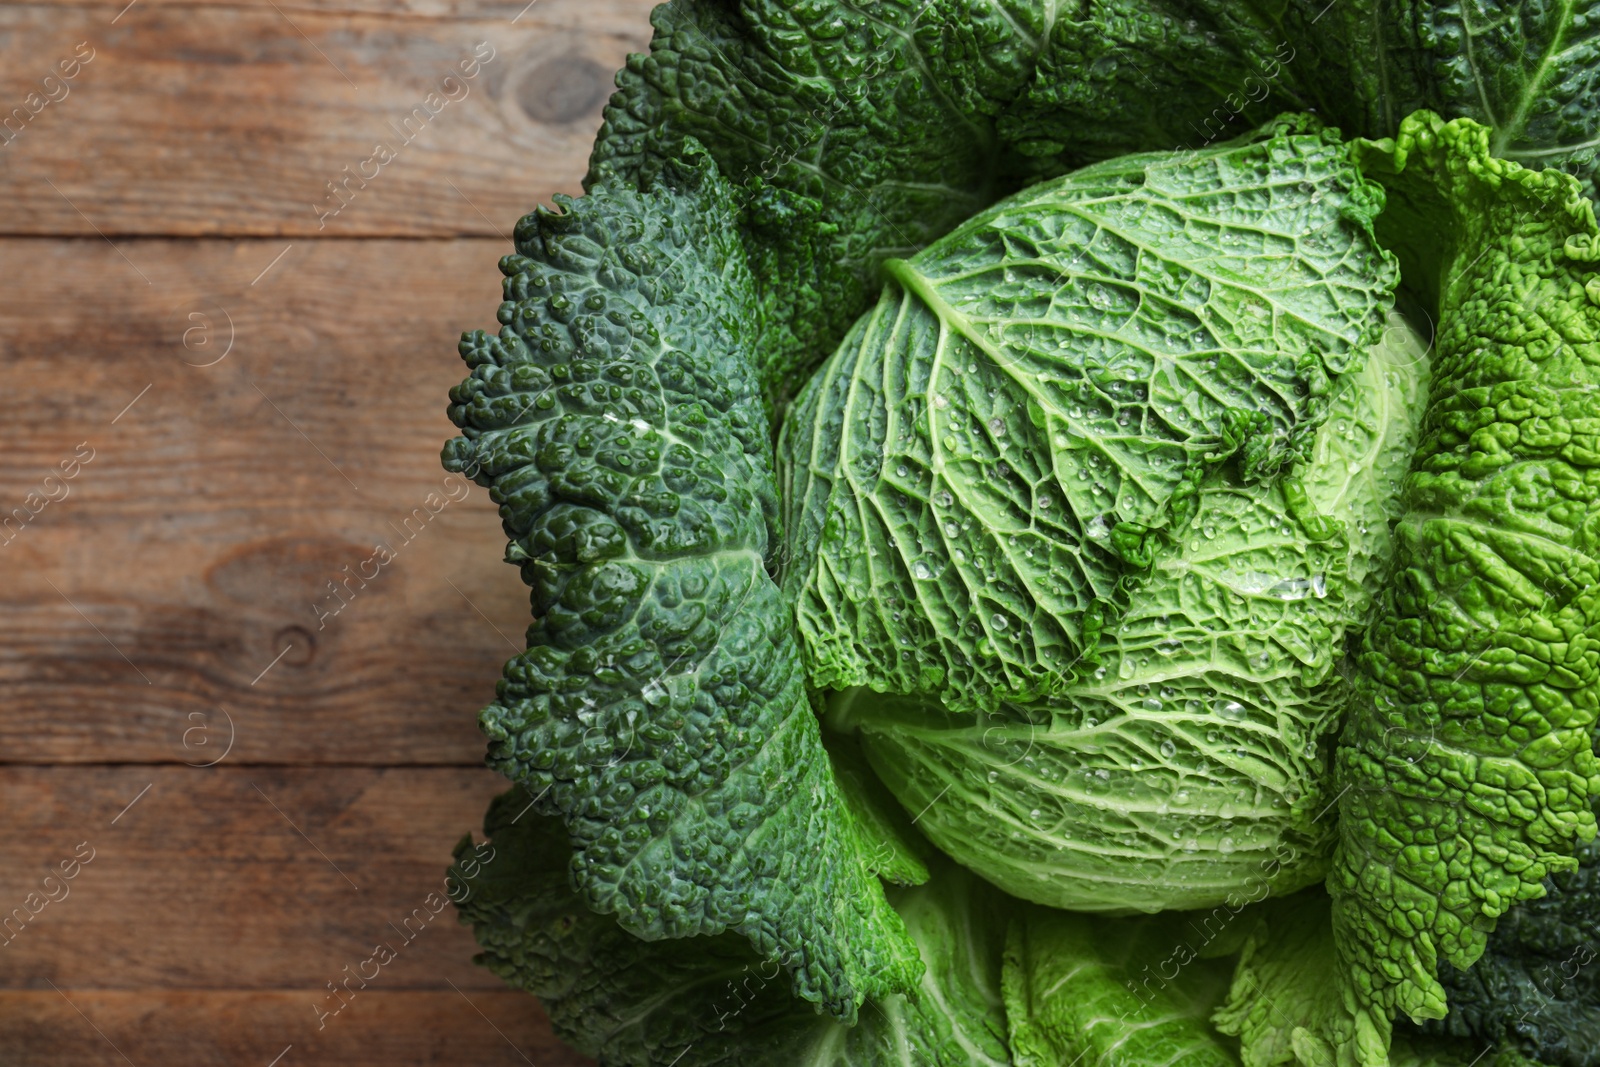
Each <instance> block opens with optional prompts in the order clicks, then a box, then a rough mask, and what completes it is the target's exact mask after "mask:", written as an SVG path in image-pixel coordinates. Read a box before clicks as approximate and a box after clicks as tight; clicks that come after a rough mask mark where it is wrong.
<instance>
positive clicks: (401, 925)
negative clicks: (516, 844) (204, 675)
mask: <svg viewBox="0 0 1600 1067" xmlns="http://www.w3.org/2000/svg"><path fill="white" fill-rule="evenodd" d="M505 785H506V783H505V782H504V781H503V780H501V779H499V777H498V776H496V775H494V774H493V773H492V772H490V771H488V770H487V769H484V768H477V769H465V768H462V769H453V768H451V769H447V768H438V769H425V768H402V769H385V768H369V767H360V768H317V769H309V768H265V767H228V766H227V765H226V764H223V765H220V766H218V767H214V768H210V769H205V770H197V769H191V768H184V767H126V766H124V767H95V768H87V767H17V766H11V767H4V768H0V808H3V810H5V811H6V813H7V818H8V820H9V821H10V822H11V824H12V825H13V826H16V825H26V826H29V827H33V828H34V830H33V832H31V833H29V834H27V835H7V836H6V837H5V838H3V839H0V893H3V894H4V896H3V897H0V902H3V903H4V905H5V906H6V907H7V908H10V907H11V906H13V905H22V904H24V902H25V901H26V898H27V895H28V894H29V893H33V892H36V891H38V890H39V889H40V886H39V884H38V883H40V882H41V881H42V879H43V877H44V876H45V874H46V873H48V872H51V871H55V870H57V869H58V868H60V865H61V864H62V862H63V861H67V860H74V859H75V860H76V861H81V862H76V863H75V870H73V874H72V877H71V879H70V880H69V881H66V882H65V883H62V882H60V881H59V880H58V881H57V882H56V883H55V885H56V888H55V889H53V890H52V893H51V895H52V896H53V897H56V898H58V899H53V900H51V901H50V902H49V903H46V904H44V905H43V906H42V907H39V905H38V903H37V900H35V901H34V902H33V903H32V905H31V907H35V908H39V910H38V912H37V914H35V915H33V916H32V917H31V919H30V921H28V922H27V923H26V924H25V925H22V926H21V927H20V928H17V927H15V925H14V926H13V928H12V929H10V930H8V931H7V936H8V938H9V940H7V941H6V942H5V944H4V946H3V951H4V953H5V959H6V962H7V968H6V971H5V977H4V981H5V983H6V986H7V987H8V988H5V989H3V990H0V1050H5V1051H7V1052H9V1053H11V1055H10V1056H8V1058H7V1062H8V1063H22V1064H33V1063H39V1064H52V1065H60V1064H69V1063H79V1062H90V1061H93V1062H97V1063H104V1062H108V1060H110V1059H111V1056H110V1049H109V1048H108V1047H107V1046H108V1045H115V1046H116V1047H117V1048H118V1049H120V1050H121V1051H122V1052H123V1054H125V1055H126V1056H128V1058H129V1059H130V1060H131V1061H132V1062H133V1063H134V1064H137V1065H140V1067H143V1064H146V1063H163V1064H170V1063H199V1062H217V1061H218V1059H220V1060H222V1061H224V1062H236V1063H251V1062H259V1063H261V1064H266V1063H267V1062H268V1061H269V1060H270V1059H271V1058H272V1057H273V1056H274V1055H276V1054H277V1053H278V1052H279V1050H281V1049H282V1048H283V1047H284V1046H286V1045H290V1044H292V1045H294V1046H295V1047H296V1048H297V1049H298V1050H299V1053H298V1054H297V1055H296V1056H295V1057H294V1058H293V1059H292V1060H290V1061H288V1062H289V1063H292V1064H307V1063H363V1064H364V1063H373V1064H384V1065H385V1067H392V1065H393V1064H396V1063H421V1062H436V1061H435V1060H433V1059H430V1058H428V1057H426V1056H424V1055H421V1053H423V1052H425V1050H426V1049H429V1048H433V1049H446V1048H449V1049H457V1050H459V1052H458V1053H456V1054H453V1055H448V1056H443V1057H441V1058H440V1060H438V1061H437V1062H451V1063H461V1062H481V1063H516V1062H522V1057H523V1056H527V1057H529V1058H531V1059H532V1060H533V1062H535V1063H537V1064H539V1065H540V1067H549V1065H553V1067H561V1065H572V1064H582V1063H584V1062H586V1061H584V1060H582V1059H581V1058H579V1057H576V1056H574V1055H573V1054H572V1053H570V1052H568V1051H565V1050H563V1049H561V1048H560V1047H559V1046H558V1044H557V1043H556V1042H555V1041H554V1039H553V1037H552V1036H551V1034H550V1032H549V1026H548V1021H547V1020H546V1019H545V1018H544V1016H543V1014H542V1012H541V1010H540V1008H539V1006H538V1004H537V1002H536V1001H535V1000H533V999H532V998H531V997H528V996H526V995H524V994H520V993H509V992H507V991H506V990H505V987H504V986H503V984H502V983H501V982H500V980H499V979H497V978H495V977H494V976H493V975H491V974H489V973H488V972H487V971H486V970H484V969H483V968H480V967H477V966H475V965H474V964H473V963H472V962H471V957H472V954H473V951H474V945H473V943H472V937H471V934H470V932H469V931H468V930H467V929H466V928H465V927H463V926H461V925H460V924H459V923H458V922H457V921H456V918H455V912H454V909H453V908H452V907H449V906H446V905H444V904H443V902H442V900H441V899H440V897H439V896H438V894H440V893H442V892H443V888H444V871H445V868H446V867H447V866H448V864H449V861H450V851H451V849H452V847H453V845H454V844H455V842H456V841H457V840H458V839H459V838H460V837H461V835H462V834H463V833H466V832H468V831H474V830H476V829H477V827H478V825H479V823H480V821H481V818H482V813H483V809H484V808H485V807H486V806H487V803H488V801H489V799H490V798H491V797H493V796H494V795H495V794H497V793H498V792H500V791H501V790H502V789H504V788H505ZM474 836H478V837H481V834H475V835H474ZM62 885H64V886H65V887H66V892H65V894H64V895H63V894H62V890H61V888H60V887H61V886H62ZM379 943H382V944H384V945H387V946H389V948H390V949H391V951H392V952H393V953H394V959H393V961H392V962H390V963H388V964H387V965H386V966H384V967H383V968H382V969H381V970H380V973H379V975H378V977H377V978H376V979H373V980H372V981H371V982H369V983H368V985H367V987H366V988H360V987H359V986H357V987H355V992H354V994H353V995H351V996H349V997H348V998H347V999H346V998H344V997H336V996H335V995H334V994H333V993H331V992H330V991H329V989H328V983H330V982H332V983H335V984H340V983H342V981H343V979H344V978H345V976H346V974H347V971H346V967H356V966H358V965H359V964H360V962H361V961H363V960H366V959H367V958H369V957H371V956H372V955H373V952H374V946H375V945H377V944H379ZM79 1012H81V1013H82V1014H81V1015H79V1014H78V1013H79ZM491 1023H492V1024H493V1025H490V1024H491ZM496 1027H498V1028H499V1029H498V1031H497V1030H496ZM96 1028H98V1030H97V1029H96ZM40 1048H49V1049H52V1050H53V1049H57V1048H59V1049H61V1050H63V1051H61V1052H60V1053H56V1052H52V1053H51V1054H50V1055H49V1056H38V1055H29V1050H38V1049H40ZM178 1048H181V1049H183V1050H184V1054H183V1055H182V1056H178V1057H175V1056H174V1055H173V1054H172V1053H171V1051H170V1050H172V1049H178ZM208 1048H210V1049H213V1050H214V1051H215V1052H216V1053H217V1055H215V1056H213V1055H210V1054H207V1055H201V1054H200V1053H201V1052H202V1051H203V1050H206V1049H208ZM97 1049H98V1051H96V1050H97ZM468 1050H471V1056H470V1058H469V1056H468Z"/></svg>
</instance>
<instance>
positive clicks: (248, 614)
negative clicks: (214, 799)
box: [0, 238, 529, 765]
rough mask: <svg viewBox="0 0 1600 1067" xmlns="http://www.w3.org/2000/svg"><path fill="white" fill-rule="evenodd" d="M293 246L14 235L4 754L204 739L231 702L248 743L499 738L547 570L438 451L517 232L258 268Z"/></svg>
mask: <svg viewBox="0 0 1600 1067" xmlns="http://www.w3.org/2000/svg"><path fill="white" fill-rule="evenodd" d="M285 244H286V242H267V241H250V240H245V241H221V240H215V241H138V240H131V241H124V242H121V244H120V252H119V251H118V250H117V249H113V248H111V247H110V246H109V245H108V244H107V243H106V242H104V241H101V240H99V239H98V238H96V239H91V240H29V239H17V238H12V239H5V240H0V264H3V263H10V264H14V265H18V266H20V265H21V264H28V265H29V267H28V269H26V270H21V269H18V270H10V271H8V272H7V273H8V276H9V277H10V278H11V279H12V281H11V283H10V284H8V285H7V286H6V287H4V288H3V289H0V336H3V337H5V338H7V341H6V351H5V352H4V353H3V354H0V368H3V369H0V393H3V394H4V395H5V396H6V397H7V399H8V401H10V407H9V413H8V416H7V418H6V419H5V420H4V421H3V422H0V455H4V456H5V457H6V462H5V463H4V464H3V465H0V520H4V519H11V525H10V526H0V568H4V570H5V572H6V575H7V581H6V584H5V588H4V589H3V590H0V607H3V608H4V610H0V687H4V689H5V691H6V693H7V700H6V703H7V711H6V714H5V715H3V716H0V759H3V760H5V761H10V762H59V761H88V762H106V761H115V762H124V761H136V762H180V763H203V762H208V761H209V760H210V759H212V758H213V757H214V756H215V755H216V754H218V750H219V748H220V747H221V743H222V742H223V741H224V740H225V737H226V731H227V725H226V724H227V722H228V721H229V720H230V719H231V721H232V723H233V724H234V728H235V734H234V736H235V743H234V747H233V749H232V754H231V756H230V759H232V760H233V761H235V762H240V761H242V762H247V763H263V762H275V763H300V764H316V763H361V764H400V763H454V764H461V765H477V764H479V763H481V761H482V756H483V742H482V739H481V737H480V735H479V734H478V731H477V728H476V725H475V715H476V712H477V709H478V708H479V707H481V706H482V705H483V704H485V703H487V702H488V701H489V700H491V699H493V694H494V683H495V680H496V678H497V677H498V676H499V673H500V667H501V665H502V664H503V663H504V661H505V660H506V659H507V658H509V657H510V656H512V655H514V654H515V653H516V652H517V651H518V650H519V649H520V648H521V642H522V637H523V635H522V631H523V629H524V628H525V627H526V625H527V623H528V620H529V611H528V599H527V590H526V588H525V587H524V586H523V585H522V583H521V581H520V580H519V579H518V577H517V573H516V570H515V568H513V567H510V566H507V565H506V564H505V563H503V562H501V559H500V557H501V555H502V552H503V549H504V538H503V536H502V534H501V533H500V529H499V521H498V518H497V517H496V515H495V512H494V507H493V505H492V504H491V503H490V502H489V500H488V498H487V494H486V493H485V492H484V491H483V490H481V489H479V488H477V487H476V486H471V487H470V492H469V487H468V486H467V483H465V482H463V481H461V480H459V479H448V480H447V476H446V474H445V472H444V471H443V470H442V469H441V468H440V466H439V459H438V454H439V448H440V446H441V445H442V444H443V443H444V441H445V440H446V438H448V437H449V436H451V435H452V434H453V433H454V428H453V427H452V426H451V425H450V423H449V421H448V420H447V419H446V418H445V416H444V407H445V403H446V394H447V392H448V390H449V388H450V386H451V385H453V384H454V383H455V382H457V381H459V380H460V379H461V377H462V375H463V373H464V368H463V366H462V364H461V361H460V359H459V358H458V357H457V355H456V354H455V343H456V340H457V338H458V337H459V334H460V331H461V329H462V328H463V327H468V326H480V325H489V326H492V325H493V313H494V309H495V307H496V305H497V303H498V300H499V284H498V279H499V272H498V271H497V270H496V269H495V261H496V259H497V258H498V256H499V255H500V253H501V252H503V251H504V250H505V248H504V246H502V245H501V244H500V242H498V241H494V240H488V241H483V240H459V241H375V240H362V241H337V240H335V241H327V240H324V241H318V242H300V243H297V244H295V245H294V246H293V247H292V248H291V249H290V251H289V253H288V255H286V256H284V257H283V258H282V259H281V260H279V261H278V262H277V264H276V265H275V266H273V267H272V269H271V271H269V272H268V273H267V275H266V276H265V277H264V278H262V279H261V280H260V281H259V282H257V283H256V284H255V285H254V286H252V285H251V284H250V282H251V279H252V278H254V277H255V276H256V275H258V274H259V272H260V271H261V270H262V269H263V268H264V267H266V266H267V264H268V263H269V262H270V261H272V260H273V259H274V257H275V256H277V255H278V253H280V252H281V251H282V250H283V248H284V247H285ZM124 256H126V260H125V259H124ZM134 264H136V265H137V269H135V267H134V266H133V265H134ZM140 274H143V275H145V276H147V277H148V278H149V279H150V282H151V284H149V285H146V284H142V283H141V282H140V279H139V275H140ZM190 315H200V316H202V317H203V321H205V322H206V323H209V324H210V326H209V333H208V334H206V333H201V332H191V335H190V338H189V342H190V343H189V345H188V347H186V346H185V344H184V334H185V332H186V331H199V330H200V329H201V327H199V326H197V325H196V322H198V321H201V320H191V319H190V317H189V316H190ZM230 338H231V342H232V348H231V350H228V349H227V347H226V346H227V344H228V343H229V340H230ZM202 341H204V343H201V342H202ZM224 351H227V355H226V357H225V358H223V359H221V361H220V362H216V363H215V364H214V365H212V366H194V365H192V364H195V363H204V362H210V361H212V360H215V359H216V358H217V357H218V356H219V355H221V354H222V353H223V352H224ZM136 398H137V402H136V403H134V404H133V406H132V407H131V408H126V405H128V404H129V403H130V402H132V401H135V399H136ZM125 408H126V410H124V409H125ZM85 443H86V446H87V448H88V449H90V450H92V451H93V458H92V460H90V461H89V462H87V463H86V464H81V465H80V466H79V467H78V469H77V473H76V477H73V478H70V479H66V478H63V477H61V476H60V475H61V470H60V467H61V464H62V462H63V461H64V460H71V459H72V457H73V456H74V454H75V452H77V451H78V450H79V446H80V445H84V444H85ZM51 471H56V472H57V473H56V476H55V477H54V478H53V479H52V476H51V474H50V472H51ZM50 487H54V488H53V489H51V488H50ZM452 487H453V488H454V491H455V492H456V494H457V495H458V496H459V495H461V494H466V495H465V499H461V500H459V502H458V501H457V500H456V499H454V498H453V497H451V496H450V493H451V492H452ZM46 490H49V491H53V492H54V493H55V494H57V495H59V494H61V493H63V492H64V493H65V494H66V495H65V496H64V497H61V498H60V499H57V500H53V501H48V498H47V497H44V496H42V495H39V496H35V497H33V506H36V507H39V511H38V514H37V515H34V516H32V517H31V519H30V521H28V523H27V524H26V525H25V526H19V525H17V523H16V518H15V515H16V510H15V509H17V508H19V507H20V508H22V509H23V510H22V511H21V512H20V514H21V516H22V517H23V518H28V517H29V511H28V510H27V509H28V506H29V505H28V502H29V499H30V496H29V494H42V493H44V492H45V491H46ZM430 494H436V495H430ZM41 500H46V501H48V502H45V503H43V505H42V506H40V501H41ZM430 501H431V502H432V504H433V505H434V506H437V505H438V504H439V503H440V502H441V501H442V502H443V506H442V507H441V508H440V509H439V510H438V512H437V514H434V513H433V512H432V511H431V509H430ZM378 543H382V544H385V545H387V546H389V547H390V548H392V550H393V551H394V553H395V558H394V559H393V560H392V561H391V562H390V563H389V564H387V565H386V566H382V567H378V566H377V565H376V563H368V564H366V565H365V566H363V564H364V563H366V561H368V560H370V559H371V558H372V556H373V553H374V547H375V545H376V544H378ZM362 574H367V575H374V574H375V576H374V577H372V580H371V581H368V582H366V583H365V585H363V584H362V577H361V576H362ZM352 575H354V576H355V577H354V578H353V579H352V578H351V576H352ZM330 582H335V583H339V584H338V585H337V589H338V593H337V595H336V594H335V593H334V592H332V591H330V588H329V583H330ZM335 607H338V608H339V610H338V613H337V614H329V613H330V612H332V611H333V609H334V608H335ZM285 649H288V651H287V652H286V653H285V652H284V650H285ZM280 654H282V658H281V659H277V657H278V656H279V655H280ZM275 659H276V660H277V661H276V663H274V660H275ZM269 667H270V669H269ZM264 670H265V671H266V673H265V674H263V673H262V672H263V671H264ZM208 726H209V727H210V729H207V730H202V732H200V733H190V732H189V731H191V730H193V729H195V728H196V727H208ZM213 731H215V732H213ZM207 739H209V740H210V742H211V744H212V747H211V748H209V749H207V748H204V747H203V745H201V744H200V743H201V742H203V741H206V740H207Z"/></svg>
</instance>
